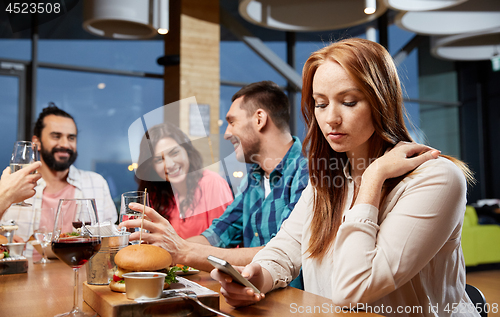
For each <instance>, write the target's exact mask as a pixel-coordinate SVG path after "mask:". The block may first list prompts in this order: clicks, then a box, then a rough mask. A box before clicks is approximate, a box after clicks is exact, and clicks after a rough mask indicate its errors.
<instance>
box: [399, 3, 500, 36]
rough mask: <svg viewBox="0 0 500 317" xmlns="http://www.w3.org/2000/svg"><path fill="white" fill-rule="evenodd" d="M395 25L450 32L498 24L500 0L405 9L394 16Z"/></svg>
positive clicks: (424, 31)
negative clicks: (429, 9)
mask: <svg viewBox="0 0 500 317" xmlns="http://www.w3.org/2000/svg"><path fill="white" fill-rule="evenodd" d="M395 21H396V24H397V25H398V26H399V27H401V28H402V29H405V30H408V31H410V32H414V33H419V34H426V35H451V34H458V33H470V32H481V31H485V30H489V29H493V28H497V27H500V1H497V0H473V1H466V2H463V3H461V4H459V5H456V6H454V7H451V8H448V9H445V10H437V11H409V12H400V13H399V14H398V15H396V19H395Z"/></svg>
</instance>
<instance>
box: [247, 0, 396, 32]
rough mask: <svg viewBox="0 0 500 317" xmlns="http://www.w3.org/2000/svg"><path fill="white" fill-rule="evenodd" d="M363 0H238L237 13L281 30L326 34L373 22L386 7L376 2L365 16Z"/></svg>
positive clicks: (380, 2) (258, 23)
mask: <svg viewBox="0 0 500 317" xmlns="http://www.w3.org/2000/svg"><path fill="white" fill-rule="evenodd" d="M365 8H366V1H365V0H329V1H324V0H308V1H304V0H241V1H240V5H239V12H240V14H241V16H242V17H243V18H245V19H246V20H247V21H249V22H251V23H254V24H257V25H260V26H263V27H266V28H271V29H277V30H284V31H299V32H300V31H326V30H337V29H341V28H347V27H351V26H356V25H360V24H363V23H366V22H369V21H373V20H375V19H377V18H378V17H379V16H381V15H382V14H383V13H384V12H385V11H386V10H387V5H386V4H385V2H384V1H377V2H376V10H375V12H374V13H373V14H365V12H364V10H365Z"/></svg>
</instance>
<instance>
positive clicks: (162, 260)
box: [115, 244, 172, 272]
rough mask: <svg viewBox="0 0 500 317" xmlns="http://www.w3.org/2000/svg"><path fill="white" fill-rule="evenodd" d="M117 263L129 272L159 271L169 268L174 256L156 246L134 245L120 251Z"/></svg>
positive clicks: (116, 256)
mask: <svg viewBox="0 0 500 317" xmlns="http://www.w3.org/2000/svg"><path fill="white" fill-rule="evenodd" d="M115 263H116V265H117V266H119V267H121V268H122V269H125V270H128V271H135V272H146V271H157V270H161V269H164V268H166V267H169V266H170V264H172V256H171V255H170V253H169V252H168V251H167V250H165V249H163V248H160V247H157V246H155V245H151V244H134V245H129V246H127V247H125V248H123V249H121V250H120V251H118V253H116V255H115Z"/></svg>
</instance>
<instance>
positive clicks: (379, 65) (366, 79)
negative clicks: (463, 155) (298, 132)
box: [301, 38, 471, 260]
mask: <svg viewBox="0 0 500 317" xmlns="http://www.w3.org/2000/svg"><path fill="white" fill-rule="evenodd" d="M327 61H330V62H335V63H338V64H339V65H340V66H341V67H342V68H343V69H344V70H345V71H346V72H347V74H348V75H349V76H350V77H351V79H352V80H353V81H354V82H355V83H356V85H357V88H359V89H360V90H361V92H362V93H363V95H364V96H365V98H366V99H367V101H368V103H369V104H370V105H371V115H372V120H373V126H374V128H375V132H374V133H373V135H372V136H371V138H370V140H369V142H370V143H369V157H371V158H378V157H380V156H382V155H383V154H384V153H385V151H386V150H387V149H389V148H392V147H393V146H395V145H396V144H397V143H398V142H400V141H407V142H411V141H412V139H411V137H410V134H409V132H408V130H407V128H406V126H405V122H404V117H405V115H406V112H405V108H404V105H403V92H402V88H401V84H400V81H399V77H398V73H397V69H396V66H395V64H394V61H393V59H392V57H391V56H390V54H389V53H388V52H387V50H386V49H385V48H384V47H383V46H382V45H380V44H378V43H375V42H372V41H369V40H365V39H359V38H350V39H344V40H341V41H338V42H335V43H332V44H330V45H328V46H326V47H324V48H321V49H319V50H318V51H316V52H314V53H312V54H311V56H310V57H309V58H308V60H307V61H306V63H305V65H304V68H303V73H302V74H303V75H302V80H303V84H302V101H301V110H302V115H303V117H304V120H305V122H306V126H307V134H306V136H305V138H304V144H303V152H304V154H305V155H307V157H308V164H309V178H310V181H311V185H312V186H313V187H314V189H315V191H314V199H313V218H312V222H311V238H310V240H309V247H308V249H307V252H308V253H309V256H310V257H311V258H317V259H319V260H322V258H323V257H324V255H325V254H326V253H327V252H328V250H329V248H330V246H331V245H332V243H333V241H334V239H335V237H336V235H337V231H338V229H339V227H340V224H341V220H342V213H343V210H344V207H345V204H346V197H347V179H346V177H345V175H344V172H343V169H342V167H341V166H342V164H336V166H339V168H335V169H330V168H329V166H330V165H329V164H330V162H328V160H334V162H335V163H341V162H345V163H347V156H346V154H345V153H339V152H335V151H333V149H332V148H331V147H330V145H329V144H328V142H327V140H326V139H325V137H324V135H323V133H322V132H321V129H320V127H319V125H318V123H317V121H316V117H315V114H314V110H315V101H314V99H313V97H312V94H313V90H312V83H313V79H314V75H315V73H316V70H317V69H318V67H319V66H321V65H322V64H323V63H325V62H327ZM324 158H327V162H326V164H323V165H321V164H319V162H320V161H321V159H323V160H324ZM447 158H449V159H451V160H452V161H453V162H455V163H456V164H457V165H458V166H459V167H460V168H461V169H462V171H464V174H465V175H466V176H467V178H468V179H469V180H470V179H471V178H470V177H471V173H470V171H469V170H468V168H467V166H466V165H465V164H464V163H463V162H460V161H459V160H457V159H454V158H451V157H447ZM315 163H316V164H315ZM369 163H371V162H369ZM408 174H409V173H408ZM408 174H405V175H403V176H401V177H398V178H394V179H389V180H387V181H386V182H385V183H384V187H383V192H382V199H381V201H382V202H383V200H384V199H385V197H386V196H387V194H388V193H389V192H390V191H391V190H392V189H393V188H394V187H395V186H396V185H397V184H398V183H399V182H400V181H401V179H403V178H404V177H406V175H408ZM338 179H340V180H342V182H341V183H340V184H337V182H336V180H338ZM334 180H335V181H334Z"/></svg>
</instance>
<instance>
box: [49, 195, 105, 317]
mask: <svg viewBox="0 0 500 317" xmlns="http://www.w3.org/2000/svg"><path fill="white" fill-rule="evenodd" d="M100 248H101V235H100V228H99V218H98V216H97V208H96V203H95V200H94V199H61V200H59V206H58V208H57V214H56V218H55V221H54V231H53V233H52V251H53V252H54V254H55V255H56V256H57V257H58V258H59V259H60V260H61V261H63V262H64V263H66V264H67V265H69V266H71V267H72V268H73V271H74V272H75V279H74V280H75V285H74V288H73V291H74V293H73V308H72V309H71V311H70V312H68V313H65V314H61V315H57V317H60V316H94V315H89V314H88V313H85V312H83V311H81V309H80V308H79V307H78V300H77V297H78V293H79V290H80V287H81V285H80V283H78V273H79V269H80V268H81V267H82V266H83V265H84V264H85V263H87V262H88V261H89V260H90V258H92V256H93V255H94V254H96V253H97V252H98V251H99V249H100Z"/></svg>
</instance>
